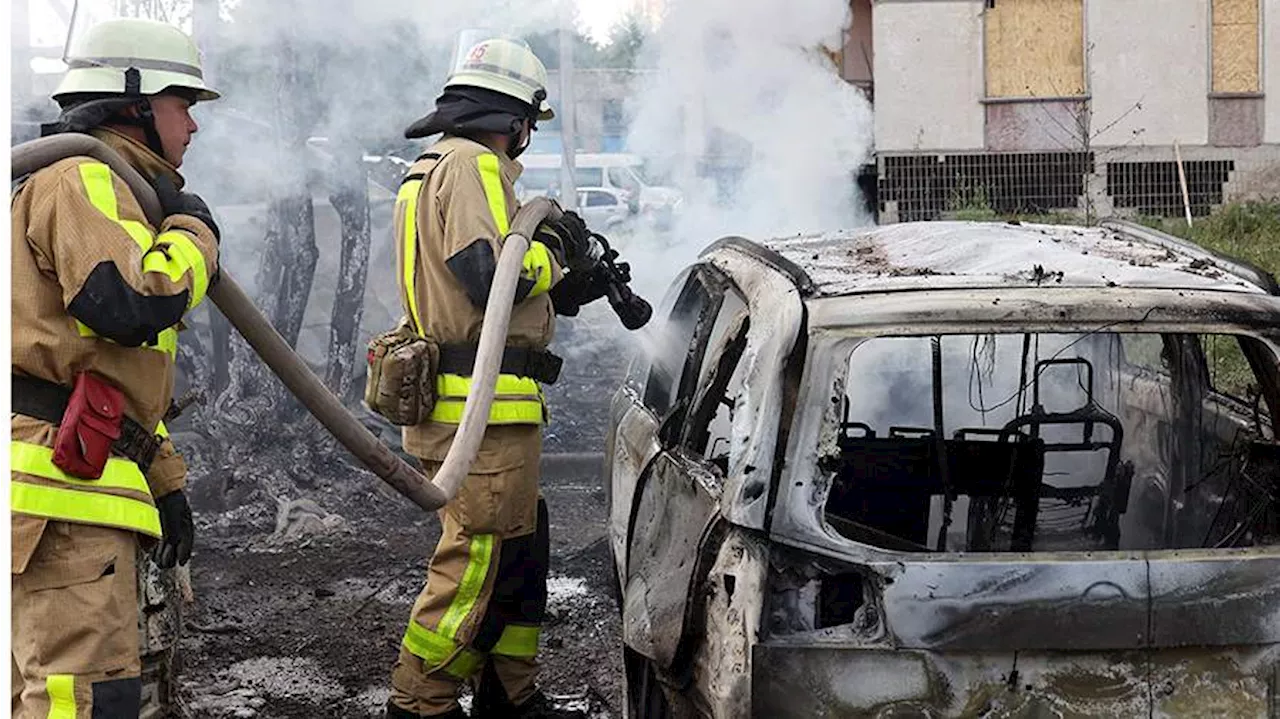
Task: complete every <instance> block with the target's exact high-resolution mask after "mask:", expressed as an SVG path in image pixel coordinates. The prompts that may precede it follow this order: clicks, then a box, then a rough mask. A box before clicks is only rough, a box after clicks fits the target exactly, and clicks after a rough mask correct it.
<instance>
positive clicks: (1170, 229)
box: [1138, 201, 1280, 398]
mask: <svg viewBox="0 0 1280 719" xmlns="http://www.w3.org/2000/svg"><path fill="white" fill-rule="evenodd" d="M1138 221H1139V222H1141V223H1142V224H1144V225H1147V226H1148V227H1153V228H1155V229H1157V230H1162V231H1164V232H1167V233H1169V234H1171V235H1175V236H1177V237H1181V238H1183V239H1186V240H1191V241H1192V242H1194V243H1196V244H1198V245H1200V246H1202V247H1205V248H1208V249H1210V250H1213V251H1214V252H1218V253H1220V254H1223V255H1228V256H1230V257H1234V258H1237V259H1241V260H1244V261H1246V262H1249V263H1251V264H1253V265H1256V266H1258V267H1259V268H1261V269H1263V270H1266V271H1267V272H1271V273H1272V274H1276V273H1280V201H1273V202H1256V201H1254V202H1241V203H1235V204H1231V205H1227V206H1226V207H1224V208H1222V209H1221V210H1220V211H1218V212H1216V213H1214V214H1212V215H1210V216H1208V217H1201V218H1194V219H1192V222H1191V226H1190V227H1187V223H1186V220H1181V219H1179V220H1172V219H1168V218H1163V217H1143V218H1139V219H1138ZM1201 341H1202V342H1203V344H1204V350H1205V359H1206V360H1207V361H1208V362H1209V372H1210V377H1211V381H1212V382H1213V385H1214V387H1215V388H1217V389H1219V390H1220V391H1222V392H1226V393H1227V394H1230V395H1234V396H1236V397H1241V398H1247V397H1249V395H1250V394H1251V393H1252V392H1256V391H1257V390H1256V389H1253V388H1252V385H1253V384H1254V382H1253V379H1254V378H1253V371H1252V370H1251V369H1250V368H1249V363H1248V362H1247V361H1246V360H1245V358H1244V354H1243V353H1242V352H1241V351H1240V346H1239V344H1238V343H1237V342H1236V341H1235V340H1234V338H1229V337H1224V336H1213V337H1203V338H1201Z"/></svg>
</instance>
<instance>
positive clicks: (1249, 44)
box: [1213, 0, 1261, 92]
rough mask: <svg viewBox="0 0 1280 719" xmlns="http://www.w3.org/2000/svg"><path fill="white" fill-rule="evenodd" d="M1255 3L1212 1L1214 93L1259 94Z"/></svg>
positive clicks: (1236, 0)
mask: <svg viewBox="0 0 1280 719" xmlns="http://www.w3.org/2000/svg"><path fill="white" fill-rule="evenodd" d="M1258 65H1259V55H1258V0H1213V91H1214V92H1258V91H1259V90H1260V89H1261V87H1260V79H1261V78H1260V77H1259V71H1258Z"/></svg>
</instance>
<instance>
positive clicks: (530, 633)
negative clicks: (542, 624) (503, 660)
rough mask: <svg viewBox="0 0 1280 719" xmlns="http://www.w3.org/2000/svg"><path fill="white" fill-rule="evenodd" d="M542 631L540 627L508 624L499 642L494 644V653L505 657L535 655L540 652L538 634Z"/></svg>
mask: <svg viewBox="0 0 1280 719" xmlns="http://www.w3.org/2000/svg"><path fill="white" fill-rule="evenodd" d="M541 631H542V630H541V629H540V628H538V627H530V626H526V625H523V624H508V625H507V626H506V627H504V628H503V630H502V636H501V637H498V643H497V644H495V645H493V653H494V654H501V655H502V656H504V657H532V656H535V655H536V654H537V653H538V635H539V634H540V633H541Z"/></svg>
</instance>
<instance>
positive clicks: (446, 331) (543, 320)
mask: <svg viewBox="0 0 1280 719" xmlns="http://www.w3.org/2000/svg"><path fill="white" fill-rule="evenodd" d="M521 169H522V168H521V166H520V164H519V163H518V162H516V161H514V160H511V159H509V158H507V157H505V156H502V155H498V154H495V153H494V152H492V151H490V150H489V149H488V148H486V147H485V146H483V145H481V144H479V143H476V142H473V141H471V140H467V139H463V138H460V137H451V136H445V137H444V138H442V139H441V140H440V141H439V142H437V143H435V144H434V145H432V146H431V147H430V148H429V149H428V150H427V152H426V153H424V154H423V155H422V156H421V157H420V158H418V161H417V162H415V163H414V164H413V166H412V167H410V168H409V172H408V173H407V174H406V176H405V179H404V181H403V184H401V186H400V191H399V193H398V195H397V199H396V212H395V232H396V238H397V240H398V241H397V243H396V245H397V278H398V281H399V285H400V292H401V298H402V301H403V304H404V306H405V312H406V313H407V315H408V316H409V317H410V319H411V320H412V322H413V324H414V326H415V328H416V329H417V330H418V332H420V333H422V334H423V335H425V336H428V337H431V338H433V339H434V340H435V341H436V342H439V343H441V344H475V343H477V342H478V341H479V339H480V327H481V324H482V322H483V319H484V305H483V302H477V300H480V299H481V298H479V297H472V296H471V295H469V294H468V287H466V286H464V282H463V281H461V280H460V279H459V273H460V272H461V273H463V274H465V273H466V270H465V269H462V268H461V267H462V266H464V265H468V264H471V265H474V264H476V263H477V262H481V261H483V262H493V261H496V259H497V257H498V256H499V255H500V253H501V250H502V240H503V238H504V237H505V236H506V234H507V232H508V231H509V230H510V225H511V220H512V218H514V217H515V214H516V211H517V210H518V209H519V208H520V204H519V202H518V201H517V200H516V196H515V181H516V179H517V178H518V177H519V176H520V172H521ZM486 257H487V258H489V259H485V258H486ZM491 276H492V275H490V277H491ZM561 276H562V270H561V268H560V265H559V264H558V263H557V261H556V259H555V258H554V257H553V256H552V254H551V252H550V251H549V249H548V248H547V247H546V246H545V245H543V244H542V243H541V242H537V241H534V242H532V243H531V245H530V248H529V250H528V252H526V253H525V257H524V272H523V273H522V277H521V285H522V286H521V287H518V288H517V294H516V299H517V301H516V305H515V307H514V308H513V310H512V313H511V325H510V329H509V330H508V335H507V346H509V347H528V348H532V349H536V350H544V349H546V347H547V345H548V344H549V343H550V342H551V339H552V335H553V334H554V332H555V313H554V310H553V308H552V304H551V298H550V297H549V296H548V295H547V292H548V291H549V290H550V289H551V287H553V286H554V285H555V283H557V282H559V281H560V278H561ZM485 290H486V295H487V287H486V288H485ZM471 292H472V293H474V292H475V289H474V287H473V288H472V289H471ZM469 390H470V378H469V377H463V376H460V375H454V374H441V375H440V377H439V378H438V379H437V393H438V397H439V399H438V401H437V402H436V406H435V409H434V411H433V412H432V415H431V420H430V421H429V422H426V423H424V424H421V425H418V426H416V427H406V428H405V430H404V446H405V448H406V449H407V450H408V451H409V452H411V453H413V454H415V455H416V456H419V457H423V458H426V459H432V460H443V459H444V456H445V454H446V453H447V452H448V449H449V444H450V442H451V441H452V439H453V434H454V430H455V429H456V427H457V424H458V422H459V421H460V420H461V417H462V408H463V405H464V404H465V402H466V398H467V394H468V392H469ZM545 412H546V411H545V407H544V403H543V397H542V390H541V388H540V387H539V385H538V383H537V382H536V381H534V380H533V379H530V378H528V377H517V376H515V375H507V374H503V375H499V377H498V385H497V394H496V396H495V398H494V403H493V408H492V410H491V411H490V413H489V425H490V427H491V430H490V435H492V434H493V433H494V429H493V428H494V427H502V426H508V425H513V426H525V427H528V426H529V425H533V426H537V425H541V424H542V423H543V422H544V421H545V418H546V413H545ZM498 432H499V433H501V430H498ZM516 434H517V435H525V434H527V432H525V431H517V432H516ZM489 444H491V443H486V445H489ZM518 444H521V445H528V444H529V442H528V441H524V442H520V443H518ZM491 450H493V451H496V450H494V448H492V447H482V448H481V452H480V456H479V458H478V459H477V462H476V469H477V470H478V471H483V470H484V469H485V467H486V465H492V464H494V463H495V462H497V463H498V464H502V463H503V460H502V459H501V458H498V457H491V456H490V455H491V454H492V453H493V451H491ZM512 451H517V448H515V447H513V448H512ZM496 468H497V467H491V469H496Z"/></svg>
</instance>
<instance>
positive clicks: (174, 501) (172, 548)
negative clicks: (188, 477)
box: [151, 489, 196, 569]
mask: <svg viewBox="0 0 1280 719" xmlns="http://www.w3.org/2000/svg"><path fill="white" fill-rule="evenodd" d="M156 509H158V510H160V531H161V532H162V533H163V534H164V536H163V537H162V538H161V540H160V544H158V545H157V546H156V548H155V549H154V550H152V552H151V559H153V560H154V561H155V563H156V564H158V565H160V568H161V569H172V568H173V565H174V564H175V563H177V564H186V563H187V561H188V560H189V559H191V545H192V544H193V543H194V542H195V536H196V527H195V522H194V521H192V519H191V506H190V505H188V504H187V495H185V494H183V492H182V490H181V489H179V490H178V491H176V492H170V493H168V494H166V495H164V496H163V497H161V498H159V499H157V500H156Z"/></svg>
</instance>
